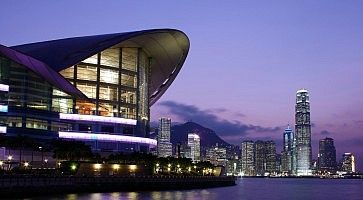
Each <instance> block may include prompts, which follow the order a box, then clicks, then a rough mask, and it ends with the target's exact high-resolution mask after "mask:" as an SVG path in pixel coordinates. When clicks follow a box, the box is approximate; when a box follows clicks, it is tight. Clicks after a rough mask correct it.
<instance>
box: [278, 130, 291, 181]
mask: <svg viewBox="0 0 363 200" xmlns="http://www.w3.org/2000/svg"><path fill="white" fill-rule="evenodd" d="M283 145H284V146H283V150H282V153H281V171H282V172H283V173H287V174H291V173H292V169H293V148H294V133H293V131H292V129H291V128H290V126H287V128H286V129H285V131H284V134H283Z"/></svg>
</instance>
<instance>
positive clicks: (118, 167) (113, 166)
mask: <svg viewBox="0 0 363 200" xmlns="http://www.w3.org/2000/svg"><path fill="white" fill-rule="evenodd" d="M112 169H114V170H119V169H120V165H118V164H114V165H112Z"/></svg>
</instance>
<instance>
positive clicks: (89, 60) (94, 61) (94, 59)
mask: <svg viewBox="0 0 363 200" xmlns="http://www.w3.org/2000/svg"><path fill="white" fill-rule="evenodd" d="M97 60H98V55H97V54H95V55H93V56H91V57H89V58H87V59H86V60H84V61H82V62H84V63H90V64H98V61H97Z"/></svg>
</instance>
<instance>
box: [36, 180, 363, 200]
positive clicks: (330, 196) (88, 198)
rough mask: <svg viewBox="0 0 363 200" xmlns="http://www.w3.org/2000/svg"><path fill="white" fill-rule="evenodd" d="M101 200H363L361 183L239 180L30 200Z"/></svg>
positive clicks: (344, 181)
mask: <svg viewBox="0 0 363 200" xmlns="http://www.w3.org/2000/svg"><path fill="white" fill-rule="evenodd" d="M45 199H54V200H57V199H59V200H60V199H62V200H63V199H64V200H101V199H106V200H108V199H110V200H116V199H129V200H138V199H141V200H146V199H155V200H156V199H188V200H189V199H196V200H199V199H203V200H204V199H205V200H213V199H222V200H233V199H242V200H243V199H269V200H275V199H276V200H277V199H278V200H281V199H297V200H299V199H304V200H306V199H327V200H335V199H338V200H340V199H342V200H355V199H362V200H363V179H360V180H328V179H325V180H324V179H263V178H247V179H239V180H238V185H236V186H231V187H221V188H212V189H201V190H180V191H179V190H175V191H154V192H113V193H90V194H67V195H61V196H54V197H37V198H32V199H31V200H45Z"/></svg>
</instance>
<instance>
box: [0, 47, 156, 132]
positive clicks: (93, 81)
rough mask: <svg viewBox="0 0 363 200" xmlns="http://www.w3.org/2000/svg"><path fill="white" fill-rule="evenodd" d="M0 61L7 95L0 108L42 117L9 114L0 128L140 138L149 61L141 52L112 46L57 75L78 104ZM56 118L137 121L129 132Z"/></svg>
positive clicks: (24, 70) (0, 97)
mask: <svg viewBox="0 0 363 200" xmlns="http://www.w3.org/2000/svg"><path fill="white" fill-rule="evenodd" d="M118 46H120V45H118ZM0 58H1V60H0V61H1V62H0V83H3V84H7V85H10V91H9V93H5V94H3V93H1V95H0V105H2V107H4V106H9V107H10V108H14V107H18V108H19V109H24V108H29V109H30V111H31V110H34V111H36V110H43V111H47V112H48V114H44V115H39V116H43V117H39V118H38V117H37V116H34V115H31V114H30V115H29V117H28V116H27V114H26V116H25V117H18V116H20V114H19V113H13V114H14V116H9V115H11V114H10V113H11V112H10V113H8V116H7V117H2V118H1V119H0V123H2V124H6V125H8V126H9V127H18V128H27V129H41V130H48V131H55V132H56V131H60V130H69V131H72V130H73V131H77V130H78V131H82V130H87V131H99V132H101V131H102V132H116V133H120V134H128V135H136V136H146V131H147V128H148V123H149V122H148V120H149V98H148V95H149V94H148V91H149V86H148V82H149V58H148V56H147V54H146V53H145V52H143V51H142V49H140V48H129V47H127V48H124V47H116V46H115V47H112V48H109V49H106V50H104V51H102V52H100V53H98V54H95V55H93V56H91V57H89V58H87V59H85V60H83V61H82V62H80V63H78V64H76V65H74V66H71V67H69V68H67V69H64V70H61V71H60V72H59V73H60V74H61V75H62V76H63V77H64V78H66V79H67V80H68V81H69V82H70V83H72V84H73V85H75V86H76V87H77V88H78V89H79V90H80V91H81V92H82V93H83V94H85V95H86V96H87V97H88V98H89V99H78V98H76V97H73V96H71V95H69V94H67V93H64V92H63V91H61V90H59V89H57V88H54V87H53V86H52V85H50V84H49V83H48V82H46V81H45V80H44V79H43V78H41V77H39V76H38V75H36V74H35V73H33V72H32V71H30V70H28V69H27V68H26V67H24V66H22V65H19V64H17V63H15V62H12V61H10V60H9V59H7V58H5V57H0ZM30 111H29V112H30ZM34 111H31V112H34ZM52 113H55V114H52ZM56 113H67V114H81V115H99V116H107V117H120V118H126V119H134V120H137V121H138V122H137V126H135V127H128V126H125V127H124V126H122V125H112V124H108V125H107V124H105V125H102V124H95V125H85V124H82V123H80V122H76V121H75V122H70V121H68V122H66V123H65V122H62V121H61V120H59V116H58V115H57V114H56ZM52 117H53V118H52ZM106 126H107V127H106ZM84 127H86V128H84ZM105 127H106V128H105ZM130 130H131V131H130Z"/></svg>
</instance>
